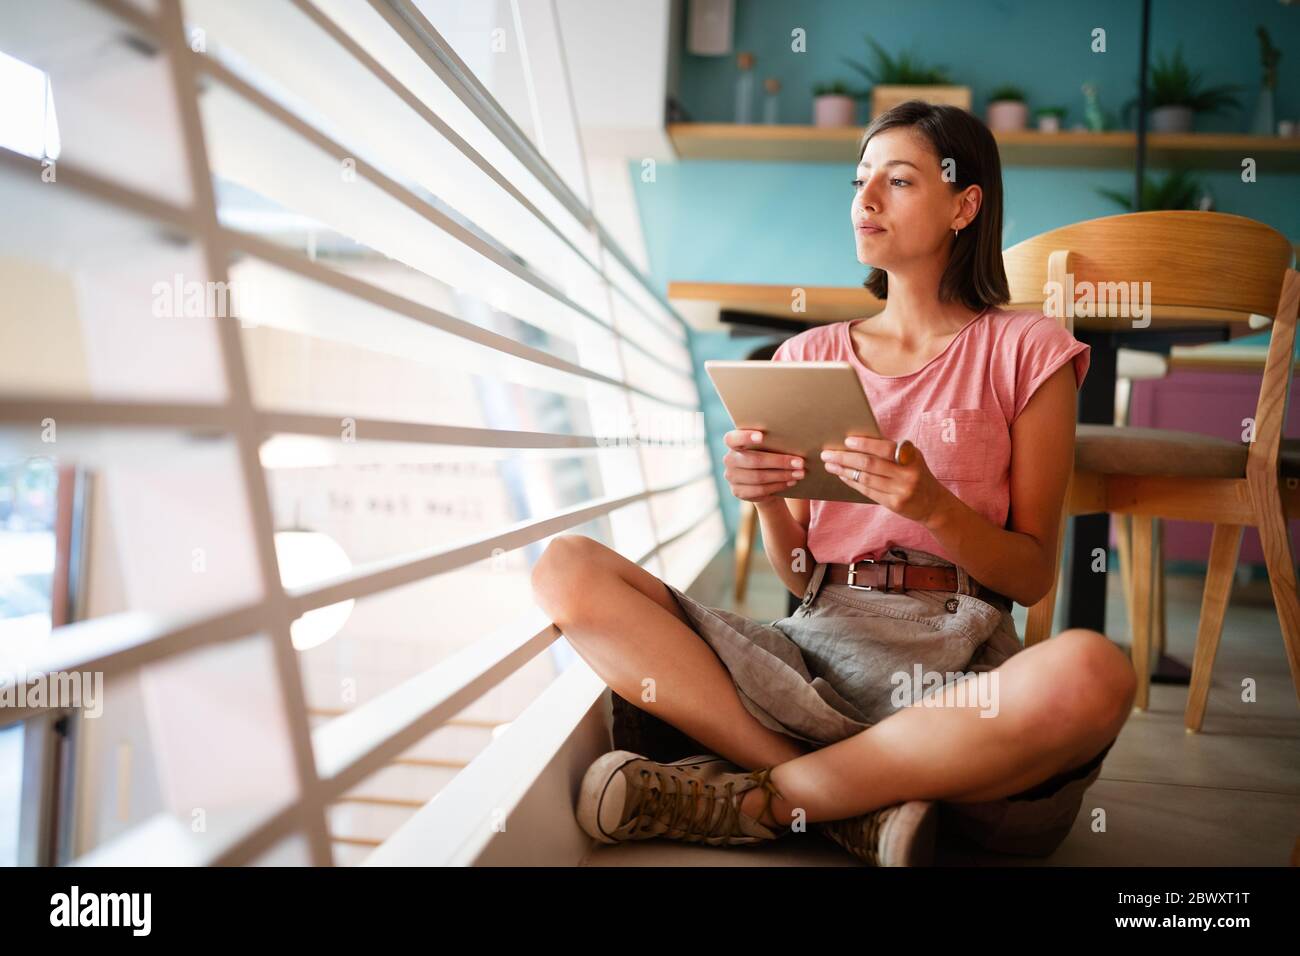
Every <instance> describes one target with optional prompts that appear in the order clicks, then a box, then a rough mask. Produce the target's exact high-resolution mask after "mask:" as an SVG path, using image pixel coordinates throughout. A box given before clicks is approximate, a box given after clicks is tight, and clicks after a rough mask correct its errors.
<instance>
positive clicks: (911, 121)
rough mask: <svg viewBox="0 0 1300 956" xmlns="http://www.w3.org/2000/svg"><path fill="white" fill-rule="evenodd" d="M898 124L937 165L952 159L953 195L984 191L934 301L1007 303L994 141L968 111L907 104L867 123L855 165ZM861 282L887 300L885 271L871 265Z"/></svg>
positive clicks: (999, 179) (976, 304) (999, 169)
mask: <svg viewBox="0 0 1300 956" xmlns="http://www.w3.org/2000/svg"><path fill="white" fill-rule="evenodd" d="M903 126H906V127H911V128H913V129H915V130H916V131H917V132H918V133H920V134H921V135H922V136H924V137H925V139H926V140H928V141H929V143H930V146H931V148H932V149H933V150H934V153H935V156H936V157H938V158H939V161H940V162H941V163H942V161H943V160H945V159H952V160H953V161H954V166H955V169H954V173H955V174H956V181H955V182H954V183H953V191H954V192H956V191H958V190H962V189H965V188H966V187H967V186H972V185H975V186H979V187H980V188H981V189H982V190H983V191H984V196H983V200H982V202H981V204H980V209H979V212H977V213H976V214H975V218H974V219H973V220H972V221H971V222H970V223H969V224H968V225H967V226H966V228H965V229H963V230H962V231H961V234H960V235H959V236H958V237H957V239H956V244H955V246H954V247H953V251H952V258H951V259H950V260H949V261H948V268H946V269H945V270H944V272H943V277H942V278H941V279H940V280H939V301H941V302H951V301H952V300H954V299H960V300H961V301H962V302H964V303H965V304H966V305H967V306H969V307H970V308H972V309H984V308H988V307H989V306H992V305H1001V304H1002V303H1004V302H1007V301H1008V300H1010V298H1011V294H1010V292H1009V291H1008V288H1007V272H1006V269H1005V267H1004V266H1003V264H1002V160H1001V158H1000V157H999V156H998V144H997V140H995V139H994V138H993V134H992V133H990V132H989V128H988V127H987V126H985V125H984V124H983V123H982V122H980V121H979V119H978V118H977V117H975V116H974V115H973V114H971V113H970V112H969V111H967V110H964V109H962V108H960V107H957V106H941V105H937V104H933V103H925V102H923V101H921V100H908V101H907V102H905V103H899V104H898V105H897V106H895V107H894V108H893V109H891V110H889V111H887V112H885V113H881V114H880V115H879V116H877V117H876V118H875V119H874V120H872V121H871V124H870V125H869V126H868V127H867V128H866V131H865V132H864V133H863V134H862V139H861V140H860V141H859V142H858V162H861V161H862V157H863V156H864V155H865V154H866V151H867V143H868V142H870V140H871V137H873V136H875V135H876V134H877V133H883V132H884V131H885V130H887V129H895V128H897V127H903ZM972 226H973V227H974V228H973V229H972V228H971V227H972ZM862 284H863V285H864V286H866V287H867V289H868V290H869V291H870V292H871V294H872V295H874V296H875V297H876V298H878V299H885V298H888V295H889V274H888V273H887V272H885V270H883V269H878V268H876V267H875V266H872V268H871V274H870V275H869V276H867V281H866V282H864V283H862Z"/></svg>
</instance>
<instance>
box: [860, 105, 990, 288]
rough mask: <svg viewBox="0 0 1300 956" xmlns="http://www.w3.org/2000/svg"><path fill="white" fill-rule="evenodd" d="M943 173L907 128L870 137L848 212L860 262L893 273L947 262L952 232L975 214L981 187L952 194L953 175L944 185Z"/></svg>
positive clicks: (919, 137) (923, 142)
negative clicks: (915, 265)
mask: <svg viewBox="0 0 1300 956" xmlns="http://www.w3.org/2000/svg"><path fill="white" fill-rule="evenodd" d="M949 166H951V164H949ZM944 174H945V172H944V168H943V165H942V163H941V160H940V158H939V157H937V156H935V154H934V151H933V149H932V148H931V146H930V144H929V141H928V140H926V139H925V137H924V136H922V135H921V134H919V133H917V132H915V131H914V130H912V129H911V128H909V127H895V128H894V129H888V130H885V131H884V132H882V133H877V134H876V135H875V136H872V137H871V140H870V141H869V142H868V143H867V149H866V152H865V153H863V155H862V162H861V163H860V164H859V165H858V169H857V179H856V180H855V181H854V186H855V190H856V191H855V192H854V194H853V205H852V207H851V209H850V215H851V216H852V218H853V227H854V228H853V233H854V236H855V237H856V242H857V247H858V261H859V262H861V263H862V264H863V265H871V266H875V267H876V268H879V269H884V270H885V271H886V272H893V271H896V270H898V269H900V268H903V269H905V268H906V267H907V264H908V263H910V262H916V261H920V260H926V259H930V258H933V257H935V256H937V255H944V256H945V257H946V255H947V250H948V249H949V247H950V245H951V243H952V241H953V235H952V231H953V229H961V228H964V227H965V226H966V225H967V223H969V222H970V221H971V220H972V219H974V217H975V213H976V211H977V210H978V209H979V196H980V188H979V187H978V186H968V187H966V189H965V190H963V191H962V192H955V191H954V190H953V180H954V179H955V176H956V170H952V171H951V172H949V173H948V174H947V175H948V181H945V179H944ZM868 225H870V226H876V227H877V229H874V230H873V229H869V228H865V227H866V226H868Z"/></svg>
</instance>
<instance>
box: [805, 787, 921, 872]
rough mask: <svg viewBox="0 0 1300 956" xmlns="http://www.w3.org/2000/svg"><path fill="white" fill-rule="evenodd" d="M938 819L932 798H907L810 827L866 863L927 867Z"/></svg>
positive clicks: (870, 864)
mask: <svg viewBox="0 0 1300 956" xmlns="http://www.w3.org/2000/svg"><path fill="white" fill-rule="evenodd" d="M938 822H939V805H938V804H936V803H935V802H934V801H933V800H909V801H908V802H907V803H896V804H894V805H893V806H889V807H881V808H879V809H878V810H872V811H871V812H869V813H863V814H860V815H859V816H856V817H849V818H847V819H844V820H827V821H823V822H819V823H815V824H813V826H816V827H819V828H820V829H821V831H822V832H823V833H824V834H826V836H828V837H830V838H831V839H832V840H834V841H835V842H836V843H838V844H839V845H840V846H842V847H843V848H844V849H846V850H848V851H849V852H850V853H852V854H853V855H854V856H856V857H857V858H858V859H859V860H861V861H862V862H863V863H866V864H867V865H868V866H930V865H931V864H933V863H934V841H935V831H936V829H937V827H938Z"/></svg>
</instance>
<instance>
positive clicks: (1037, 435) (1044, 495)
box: [822, 363, 1077, 607]
mask: <svg viewBox="0 0 1300 956" xmlns="http://www.w3.org/2000/svg"><path fill="white" fill-rule="evenodd" d="M1076 395H1077V388H1076V385H1075V376H1074V370H1073V368H1072V366H1071V364H1070V363H1066V364H1065V365H1063V366H1062V367H1061V368H1059V369H1058V370H1057V371H1056V372H1055V373H1053V375H1052V376H1051V378H1049V379H1048V380H1047V381H1046V382H1044V383H1043V384H1042V385H1041V386H1039V388H1038V390H1037V391H1036V392H1034V395H1033V397H1032V398H1031V399H1030V400H1029V404H1028V405H1026V406H1025V408H1024V410H1023V411H1022V412H1021V413H1020V417H1019V418H1017V419H1016V420H1015V422H1014V423H1013V424H1012V426H1011V475H1010V497H1011V507H1010V512H1009V514H1008V515H1007V524H1008V527H1007V528H1006V529H1004V528H999V527H998V526H997V525H995V524H993V522H991V521H989V520H988V519H987V518H985V517H984V516H983V515H981V514H980V513H979V512H977V511H975V510H974V509H972V508H971V507H970V506H969V505H967V504H966V503H965V502H964V501H962V500H961V499H960V498H958V497H957V496H956V495H954V494H953V493H952V492H951V491H949V490H948V489H947V488H946V487H944V485H942V484H941V483H940V482H939V481H938V479H936V478H935V477H934V476H933V475H932V474H931V473H930V470H929V468H927V467H926V465H925V461H924V459H923V457H922V456H921V455H920V454H917V456H916V459H915V460H914V461H913V462H912V463H911V464H910V465H896V464H894V462H893V459H892V455H893V451H894V442H892V441H888V440H886V439H879V438H856V439H853V438H850V439H848V440H846V441H845V444H846V445H850V446H856V447H858V448H861V449H862V452H829V453H828V452H823V453H822V457H823V460H826V461H827V466H826V467H827V470H829V471H831V472H832V473H834V474H838V475H839V476H840V478H841V480H843V481H845V482H847V483H848V484H850V485H852V486H853V487H856V488H857V489H858V490H859V491H862V492H863V493H864V494H866V495H869V496H871V497H872V498H874V499H876V500H877V501H879V502H880V503H881V504H882V505H883V506H885V507H887V508H889V510H890V511H893V512H894V513H895V514H899V515H902V516H903V517H905V518H911V519H913V520H914V521H918V522H920V523H921V524H923V525H925V527H926V528H927V529H928V530H929V531H930V533H931V534H932V535H934V537H935V538H936V539H937V540H938V541H939V543H940V544H942V545H943V547H944V549H945V550H946V551H947V552H948V554H949V555H951V556H952V559H953V561H954V562H955V563H957V564H959V565H961V566H962V567H964V568H965V569H966V570H967V572H969V573H970V575H971V576H972V577H974V578H975V579H976V580H978V581H979V582H980V583H981V584H983V585H985V586H987V587H990V588H993V590H995V591H999V592H1001V593H1002V594H1005V595H1006V596H1007V597H1009V598H1011V599H1012V600H1014V601H1016V602H1017V603H1018V604H1023V605H1025V606H1026V607H1028V606H1032V605H1034V604H1036V603H1038V601H1039V600H1040V599H1041V598H1042V597H1043V596H1044V595H1046V594H1047V592H1048V591H1049V590H1050V589H1051V585H1052V572H1053V570H1054V568H1055V565H1056V562H1055V560H1054V557H1055V554H1056V549H1057V546H1058V543H1057V533H1058V530H1059V520H1060V514H1061V507H1062V505H1063V504H1064V501H1065V488H1066V485H1067V483H1068V482H1069V479H1070V472H1071V471H1072V470H1073V468H1074V421H1075V400H1076V399H1075V396H1076ZM863 452H865V453H863ZM854 468H861V469H862V480H861V481H859V482H856V483H854V482H852V481H850V480H849V478H848V475H849V473H851V472H852V471H853V469H854Z"/></svg>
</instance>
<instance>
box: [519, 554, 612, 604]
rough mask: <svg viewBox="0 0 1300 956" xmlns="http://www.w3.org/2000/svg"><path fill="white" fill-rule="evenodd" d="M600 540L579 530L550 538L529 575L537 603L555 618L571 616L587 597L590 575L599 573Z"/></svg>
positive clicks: (591, 579)
mask: <svg viewBox="0 0 1300 956" xmlns="http://www.w3.org/2000/svg"><path fill="white" fill-rule="evenodd" d="M603 548H604V545H602V544H601V543H600V542H599V541H596V540H595V539H593V538H589V537H587V536H586V535H581V534H562V535H557V536H556V537H554V538H552V539H551V541H550V543H549V544H548V545H547V546H546V550H545V551H543V552H542V556H541V557H540V558H538V559H537V563H536V564H534V565H533V570H532V573H531V575H530V578H529V580H530V583H531V584H532V589H533V596H534V598H536V600H537V603H538V605H539V606H540V607H541V608H542V609H543V610H544V611H546V612H547V613H548V614H550V615H551V616H552V618H554V619H556V620H557V621H558V620H559V618H561V617H564V618H567V619H572V617H573V616H574V615H575V614H576V613H578V611H579V608H580V604H581V603H582V602H584V601H586V600H588V599H589V598H590V594H591V588H592V584H593V578H594V577H595V576H597V575H598V574H599V573H600V569H601V565H600V562H599V551H600V550H601V549H603Z"/></svg>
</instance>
